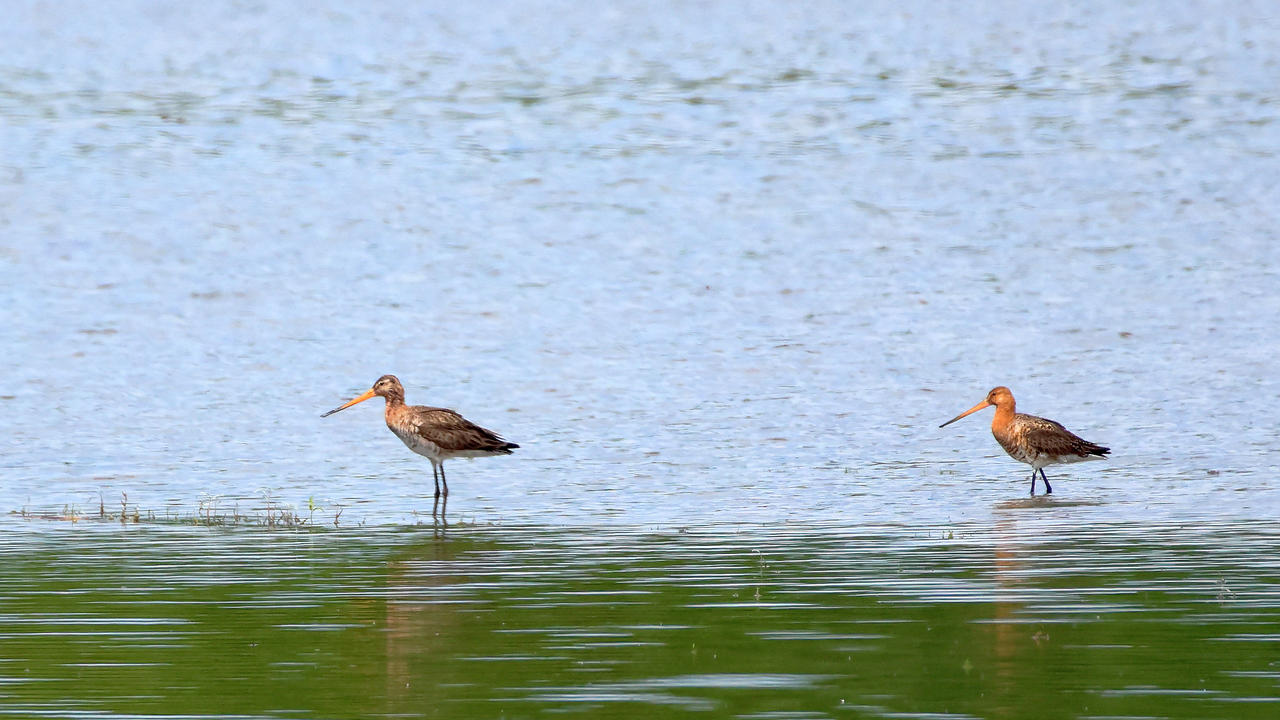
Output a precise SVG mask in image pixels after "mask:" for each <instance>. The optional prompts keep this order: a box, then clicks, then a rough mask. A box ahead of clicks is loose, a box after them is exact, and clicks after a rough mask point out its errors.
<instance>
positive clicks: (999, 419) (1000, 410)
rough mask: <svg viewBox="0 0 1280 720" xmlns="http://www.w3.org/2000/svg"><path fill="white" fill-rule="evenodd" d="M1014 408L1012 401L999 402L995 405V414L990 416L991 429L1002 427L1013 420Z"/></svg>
mask: <svg viewBox="0 0 1280 720" xmlns="http://www.w3.org/2000/svg"><path fill="white" fill-rule="evenodd" d="M1013 415H1014V408H1013V403H1000V404H999V405H996V414H995V416H994V417H992V418H991V429H992V430H993V431H994V430H996V429H997V428H1002V427H1004V426H1006V425H1008V424H1009V423H1011V422H1013Z"/></svg>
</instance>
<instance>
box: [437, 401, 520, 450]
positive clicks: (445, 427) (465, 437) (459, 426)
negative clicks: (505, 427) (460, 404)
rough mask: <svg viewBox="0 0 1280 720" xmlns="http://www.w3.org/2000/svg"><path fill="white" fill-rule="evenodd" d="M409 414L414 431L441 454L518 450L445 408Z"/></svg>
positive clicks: (514, 445) (495, 434)
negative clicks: (443, 452) (466, 451)
mask: <svg viewBox="0 0 1280 720" xmlns="http://www.w3.org/2000/svg"><path fill="white" fill-rule="evenodd" d="M412 410H413V429H414V431H415V432H417V433H418V435H420V436H422V438H423V439H424V440H427V441H428V442H431V443H434V444H435V445H436V446H437V447H439V448H440V449H442V450H445V451H448V452H462V451H465V450H479V451H483V452H498V453H503V452H505V453H509V452H511V448H515V447H519V446H518V445H516V444H514V443H509V442H507V441H506V440H503V439H502V438H501V437H500V436H499V435H498V434H497V433H495V432H493V431H492V430H486V429H484V428H482V427H480V426H479V425H476V424H475V423H473V422H471V421H470V420H468V419H466V418H464V417H462V416H461V415H459V414H458V413H456V412H454V411H452V410H449V409H447V408H437V407H424V406H421V405H419V406H416V407H414V408H412Z"/></svg>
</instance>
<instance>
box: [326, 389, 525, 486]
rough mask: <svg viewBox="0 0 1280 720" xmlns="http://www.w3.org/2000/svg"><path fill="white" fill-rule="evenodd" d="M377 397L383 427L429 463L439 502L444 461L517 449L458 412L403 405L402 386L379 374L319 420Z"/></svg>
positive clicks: (507, 452)
mask: <svg viewBox="0 0 1280 720" xmlns="http://www.w3.org/2000/svg"><path fill="white" fill-rule="evenodd" d="M375 395H380V396H382V397H383V398H385V399H386V401H387V405H386V409H385V410H384V413H383V414H384V415H385V416H386V419H387V427H388V428H391V432H393V433H395V434H396V437H398V438H400V440H401V441H403V442H404V444H405V445H408V446H409V449H410V450H412V451H414V452H416V453H418V454H419V455H421V456H423V457H425V458H426V459H428V460H430V461H431V475H432V477H434V478H435V481H436V500H437V501H438V500H439V499H440V494H441V493H440V485H441V483H443V484H444V497H445V501H446V502H448V498H449V481H448V480H446V479H445V477H444V461H445V460H448V459H449V458H455V457H485V456H487V455H510V454H511V451H512V450H514V449H516V448H518V447H520V446H519V445H517V444H515V443H509V442H507V441H506V440H503V439H502V438H501V437H498V434H497V433H495V432H493V431H492V430H485V429H484V428H482V427H480V426H479V425H476V424H475V423H473V422H471V421H470V420H467V419H466V418H464V417H462V416H461V415H459V414H458V413H456V412H454V411H452V410H447V409H445V408H438V407H426V406H425V405H405V404H404V386H403V385H401V384H400V381H399V380H398V379H397V378H396V376H395V375H383V376H382V377H380V378H378V382H376V383H374V384H373V387H372V388H370V389H369V391H368V392H366V393H365V394H363V395H361V396H359V397H356V398H352V399H351V400H349V401H347V402H346V403H345V404H343V405H340V406H339V407H336V408H334V409H332V410H330V411H329V412H327V413H325V414H323V415H321V416H320V417H329V416H330V415H332V414H334V413H336V412H338V411H339V410H346V409H347V408H349V407H351V406H352V405H355V404H356V403H362V402H364V401H365V400H368V399H369V398H371V397H373V396H375Z"/></svg>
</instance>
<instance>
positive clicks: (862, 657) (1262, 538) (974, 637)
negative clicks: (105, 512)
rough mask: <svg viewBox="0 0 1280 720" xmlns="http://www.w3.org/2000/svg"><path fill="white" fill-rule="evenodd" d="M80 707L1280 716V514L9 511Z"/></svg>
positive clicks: (14, 643) (250, 712)
mask: <svg viewBox="0 0 1280 720" xmlns="http://www.w3.org/2000/svg"><path fill="white" fill-rule="evenodd" d="M3 525H4V530H5V537H6V540H5V543H4V546H3V548H4V549H3V553H4V558H3V560H4V562H3V565H2V566H0V567H2V568H3V569H0V597H2V598H3V603H4V605H3V607H4V612H3V613H0V638H3V641H4V646H5V648H6V649H5V661H4V663H3V664H2V665H0V679H2V685H0V687H2V688H3V693H4V694H3V701H2V707H3V708H4V709H5V711H6V712H8V713H9V714H16V715H23V716H32V717H35V716H42V715H43V716H58V717H126V716H128V717H138V716H151V715H157V714H164V715H165V716H169V717H174V716H176V717H206V716H233V717H283V716H288V717H329V718H333V717H403V716H411V717H418V716H431V717H533V716H540V715H543V714H547V713H565V712H568V713H576V714H580V715H586V716H589V717H600V716H608V717H653V716H654V714H655V713H659V714H671V713H676V712H690V713H694V714H697V715H700V716H710V717H806V718H807V717H956V718H964V717H1232V718H1252V717H1258V718H1263V717H1273V716H1274V714H1275V711H1276V702H1277V701H1278V700H1280V698H1278V697H1277V694H1276V686H1277V682H1278V681H1280V659H1278V658H1277V655H1276V653H1275V647H1276V642H1277V637H1278V636H1277V633H1276V629H1277V627H1278V624H1277V623H1278V622H1280V602H1278V601H1280V597H1278V593H1277V591H1276V579H1277V571H1278V569H1280V567H1278V566H1277V561H1276V558H1277V557H1280V554H1277V551H1278V550H1280V534H1278V533H1277V529H1276V527H1275V526H1274V524H1271V523H1235V524H1223V525H1221V526H1218V527H1214V528H1211V529H1204V528H1200V529H1197V530H1189V529H1188V528H1186V527H1181V526H1176V525H1167V524H1160V523H1148V524H1139V523H1126V524H1113V525H1097V526H1093V527H1087V528H1086V527H1073V526H1072V525H1071V524H1070V523H1064V522H1061V521H1060V520H1058V519H1056V518H1053V517H1033V518H1028V517H1027V516H1026V515H1025V513H1020V512H1017V511H1008V512H1005V511H1002V512H1000V514H999V517H998V519H997V521H996V522H995V523H994V524H993V525H987V524H975V525H971V526H960V527H957V528H955V529H954V531H949V532H947V533H946V534H939V533H936V532H929V533H925V532H915V531H909V530H904V529H902V528H891V527H856V526H850V525H821V524H808V525H789V524H779V525H777V526H772V527H745V528H744V527H735V526H724V525H712V526H704V527H700V528H691V529H653V530H644V529H639V528H636V529H619V528H555V529H553V528H547V527H484V526H478V525H476V526H471V525H458V526H451V527H450V528H448V529H443V530H442V529H439V528H437V529H434V530H411V531H395V530H382V531H372V532H371V531H345V532H312V533H303V534H298V533H264V532H236V531H209V530H203V529H192V528H186V529H184V528H168V527H148V526H143V527H128V528H127V529H126V530H120V529H117V528H110V529H109V528H104V527H101V526H94V527H86V528H75V529H67V528H65V527H61V528H55V529H53V530H50V529H49V528H47V527H32V526H22V525H20V524H18V523H15V522H13V521H9V522H6V523H4V524H3Z"/></svg>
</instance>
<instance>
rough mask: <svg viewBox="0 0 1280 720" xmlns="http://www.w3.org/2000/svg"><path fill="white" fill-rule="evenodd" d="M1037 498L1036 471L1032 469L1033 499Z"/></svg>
mask: <svg viewBox="0 0 1280 720" xmlns="http://www.w3.org/2000/svg"><path fill="white" fill-rule="evenodd" d="M1035 496H1036V469H1035V468H1031V497H1035Z"/></svg>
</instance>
